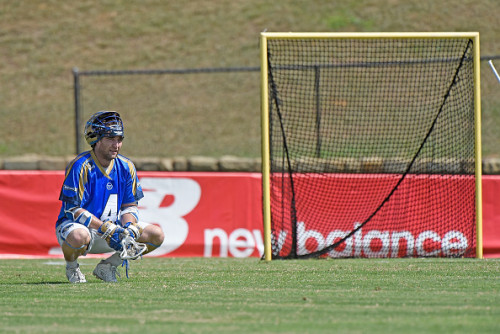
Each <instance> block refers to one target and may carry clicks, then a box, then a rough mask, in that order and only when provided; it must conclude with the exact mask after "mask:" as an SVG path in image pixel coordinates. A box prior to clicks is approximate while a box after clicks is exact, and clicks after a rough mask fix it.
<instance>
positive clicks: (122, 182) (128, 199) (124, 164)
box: [56, 111, 164, 283]
mask: <svg viewBox="0 0 500 334" xmlns="http://www.w3.org/2000/svg"><path fill="white" fill-rule="evenodd" d="M84 134H85V139H86V141H87V143H88V144H89V145H90V146H91V147H92V149H91V150H90V151H87V152H84V153H81V154H80V155H78V156H77V157H76V158H75V159H74V160H73V161H72V162H71V163H70V164H69V165H68V166H67V167H66V173H65V179H64V182H63V185H62V189H61V194H60V197H59V199H60V200H61V201H62V207H61V211H60V213H59V217H58V220H57V223H56V236H57V240H58V242H59V244H60V245H61V248H62V251H63V254H64V259H65V260H66V277H67V278H68V280H69V281H70V282H71V283H85V282H86V279H85V276H84V274H83V273H82V272H81V270H80V267H79V265H78V262H77V260H78V257H80V256H85V255H86V254H88V253H92V254H100V253H107V252H113V251H114V252H115V253H114V254H113V255H111V256H110V257H108V258H107V259H104V260H102V261H101V262H99V263H98V264H97V266H96V268H95V269H94V271H93V274H94V275H95V276H96V277H97V278H99V279H101V280H103V281H106V282H117V279H116V275H117V267H118V266H119V265H121V264H122V263H123V255H122V254H123V253H122V252H123V248H124V245H125V243H126V241H127V240H131V239H133V240H132V241H131V242H132V243H134V240H135V241H137V242H138V243H141V244H145V245H146V247H147V248H146V247H145V248H146V249H145V251H144V249H142V250H141V252H144V253H143V254H146V253H148V252H151V251H153V250H154V249H156V248H158V247H159V246H160V245H161V244H162V242H163V239H164V235H163V231H162V229H161V228H160V227H159V226H156V225H153V224H147V223H144V222H141V221H139V211H138V209H137V206H138V202H139V200H140V199H141V198H142V197H144V195H143V193H142V189H141V186H140V184H139V180H138V178H137V173H136V170H135V166H134V164H133V163H132V162H131V161H130V160H129V159H127V158H125V157H124V156H122V155H119V151H120V148H121V146H122V141H123V138H124V131H123V122H122V119H121V117H120V115H119V114H118V113H117V112H114V111H100V112H98V113H96V114H94V115H92V117H91V118H90V119H89V120H88V122H87V123H86V125H85V130H84ZM125 247H126V246H125Z"/></svg>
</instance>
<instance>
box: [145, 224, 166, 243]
mask: <svg viewBox="0 0 500 334" xmlns="http://www.w3.org/2000/svg"><path fill="white" fill-rule="evenodd" d="M164 239H165V235H164V234H163V230H162V228H161V227H160V226H157V225H149V226H148V227H146V228H145V229H144V232H143V234H142V237H141V238H139V242H145V243H148V244H153V245H155V246H156V247H160V245H161V244H162V243H163V240H164Z"/></svg>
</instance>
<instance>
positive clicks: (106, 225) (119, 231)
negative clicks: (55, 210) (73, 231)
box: [64, 204, 129, 251]
mask: <svg viewBox="0 0 500 334" xmlns="http://www.w3.org/2000/svg"><path fill="white" fill-rule="evenodd" d="M66 206H67V207H69V206H70V205H69V204H66ZM64 211H65V213H66V217H68V218H69V219H71V220H73V221H75V222H77V223H80V224H82V225H84V226H86V227H88V228H92V229H95V230H97V234H98V235H99V236H100V237H101V238H102V239H104V240H105V241H106V242H107V243H108V244H109V245H110V246H111V247H112V248H113V249H115V250H117V251H120V250H122V248H123V247H122V245H121V241H122V239H123V238H124V237H125V236H127V235H129V231H128V230H126V229H124V228H122V227H121V226H118V225H117V224H116V223H114V222H112V221H106V222H103V221H102V220H100V219H99V218H97V217H96V216H94V215H93V214H92V213H90V212H89V211H88V210H85V209H83V208H80V207H70V208H66V209H65V210H64Z"/></svg>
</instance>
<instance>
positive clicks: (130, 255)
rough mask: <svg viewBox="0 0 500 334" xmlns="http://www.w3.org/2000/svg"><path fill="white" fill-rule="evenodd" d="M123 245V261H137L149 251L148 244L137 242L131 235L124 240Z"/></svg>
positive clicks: (121, 256) (121, 254)
mask: <svg viewBox="0 0 500 334" xmlns="http://www.w3.org/2000/svg"><path fill="white" fill-rule="evenodd" d="M121 244H122V246H123V250H122V252H121V253H120V258H121V259H122V260H135V259H137V258H139V257H140V256H141V255H142V254H144V252H145V251H146V250H147V249H148V246H146V244H143V243H140V242H137V241H135V240H134V238H132V237H131V236H130V235H127V236H126V237H125V238H123V240H122V241H121Z"/></svg>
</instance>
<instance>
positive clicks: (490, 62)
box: [488, 60, 500, 82]
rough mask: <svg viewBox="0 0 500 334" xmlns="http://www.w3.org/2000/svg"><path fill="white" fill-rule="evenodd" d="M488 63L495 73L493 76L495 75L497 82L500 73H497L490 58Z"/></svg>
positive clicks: (499, 78) (499, 80) (499, 79)
mask: <svg viewBox="0 0 500 334" xmlns="http://www.w3.org/2000/svg"><path fill="white" fill-rule="evenodd" d="M488 64H490V66H491V69H492V70H493V73H495V76H496V77H497V80H498V82H500V75H498V72H497V69H496V68H495V66H493V62H492V61H491V60H490V61H489V62H488Z"/></svg>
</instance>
